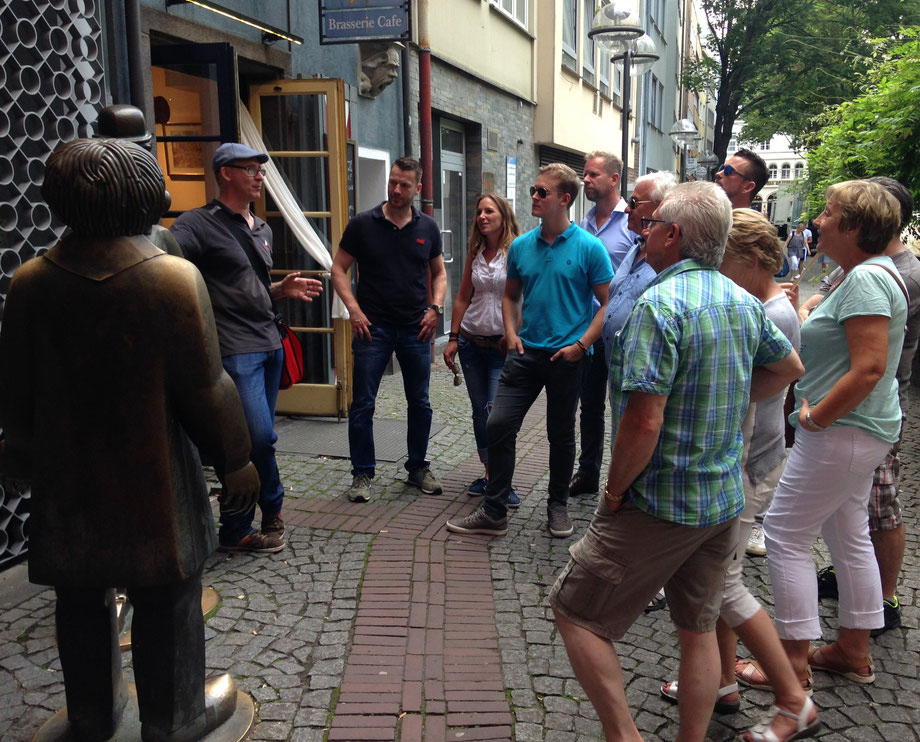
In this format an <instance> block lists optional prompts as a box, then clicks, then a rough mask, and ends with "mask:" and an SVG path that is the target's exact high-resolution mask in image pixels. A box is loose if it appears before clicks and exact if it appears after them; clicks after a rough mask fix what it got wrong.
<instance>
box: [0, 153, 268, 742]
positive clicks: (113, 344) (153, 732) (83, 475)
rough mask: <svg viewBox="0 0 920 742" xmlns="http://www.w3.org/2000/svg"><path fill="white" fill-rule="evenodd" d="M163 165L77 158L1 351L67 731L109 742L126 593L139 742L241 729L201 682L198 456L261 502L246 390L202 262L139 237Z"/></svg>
mask: <svg viewBox="0 0 920 742" xmlns="http://www.w3.org/2000/svg"><path fill="white" fill-rule="evenodd" d="M164 194H165V188H164V180H163V174H162V172H161V171H160V168H159V166H158V165H157V162H156V160H155V159H154V158H153V156H152V155H151V154H150V153H149V152H147V151H146V150H144V149H143V148H141V147H139V146H137V145H136V144H133V143H130V142H126V141H124V140H118V139H78V140H76V141H73V142H69V143H67V144H64V145H62V146H61V147H59V148H58V149H57V150H56V151H55V152H54V153H53V154H52V155H51V157H50V158H49V160H48V163H47V166H46V171H45V180H44V184H43V186H42V195H43V196H44V197H45V200H46V201H47V202H48V204H49V206H50V207H51V209H52V210H53V211H54V212H55V213H56V214H57V215H58V216H59V217H60V218H61V219H62V220H63V221H64V222H65V223H66V224H67V225H68V226H69V227H70V228H71V229H72V230H73V231H72V233H71V234H69V235H68V236H67V237H65V238H64V239H63V240H61V242H60V243H58V244H57V245H55V246H54V247H52V248H51V249H50V250H49V251H48V252H47V253H45V255H43V256H42V257H39V258H35V259H33V260H30V261H28V262H27V263H25V264H24V265H23V266H22V267H21V268H20V269H19V270H18V271H17V272H16V275H15V276H14V277H13V280H12V282H11V285H10V289H9V294H8V298H7V303H6V308H5V314H4V319H3V326H2V332H0V427H2V428H3V430H4V432H5V435H6V441H5V448H4V449H2V450H0V470H3V471H5V472H6V473H7V474H9V475H10V476H15V477H22V478H26V479H31V481H32V512H31V516H30V526H31V528H30V534H31V544H30V551H29V578H30V580H31V581H32V582H35V583H38V584H45V585H53V586H54V588H55V591H56V594H57V609H56V619H57V632H58V647H59V652H60V656H61V665H62V668H63V671H64V684H65V690H66V698H67V716H68V719H69V722H70V732H71V733H72V734H73V736H74V737H75V738H77V739H79V740H104V739H107V738H109V737H110V736H112V735H113V734H114V733H115V730H116V729H117V727H118V722H119V719H120V716H121V712H122V708H123V706H124V703H125V700H124V699H125V681H124V676H123V674H122V670H121V660H120V652H119V649H118V637H117V632H116V623H115V616H114V601H113V591H112V590H111V588H112V587H113V586H115V585H118V586H126V587H127V592H128V595H129V597H130V599H131V602H132V603H133V604H134V611H135V615H134V625H133V657H134V674H135V680H136V684H137V695H138V706H139V709H140V720H141V737H142V739H143V740H144V742H160V741H163V742H165V741H167V740H168V741H169V742H185V741H186V740H188V741H191V740H197V739H200V738H201V737H202V736H204V735H205V734H207V733H209V732H210V731H211V730H213V729H215V728H216V727H218V726H219V725H220V724H222V723H223V722H224V721H225V720H226V719H227V718H229V717H230V715H231V714H232V713H233V711H234V707H235V704H236V689H235V687H234V686H233V682H232V680H230V678H229V677H228V676H221V677H219V678H214V679H210V680H207V681H206V680H205V677H204V623H203V619H202V615H201V609H200V601H201V573H202V569H203V565H204V561H205V559H206V558H207V557H208V556H209V555H210V554H211V553H212V552H213V551H214V548H215V545H216V534H215V530H214V523H213V519H212V516H211V510H210V506H209V503H208V493H207V488H206V486H205V481H204V477H203V474H202V471H201V465H200V462H199V458H198V451H197V449H196V446H197V447H198V448H200V449H201V450H202V451H203V452H204V453H206V454H207V455H208V457H209V458H210V460H211V461H212V462H214V466H215V469H216V471H217V474H218V477H219V478H220V479H221V481H222V483H223V492H224V494H223V495H222V498H224V499H223V500H222V504H223V506H224V507H230V508H239V509H248V508H250V507H252V506H253V504H254V502H255V499H256V496H257V494H258V490H259V485H258V475H257V474H256V472H255V469H254V467H253V466H252V464H251V463H250V462H249V445H250V444H249V434H248V432H247V427H246V421H245V419H244V417H243V411H242V408H241V406H240V401H239V396H238V394H237V391H236V387H235V386H234V384H233V382H232V381H231V379H230V377H229V376H227V374H226V373H225V372H224V371H223V368H222V366H221V362H220V356H219V354H218V342H217V333H216V330H215V327H214V318H213V315H212V311H211V305H210V301H209V299H208V292H207V289H206V288H205V285H204V281H203V280H202V278H201V275H200V274H199V272H198V270H197V269H196V268H195V266H193V265H192V264H191V263H189V262H187V261H185V260H183V259H181V258H177V257H174V256H171V255H167V254H166V253H164V252H163V251H162V250H160V249H158V248H157V247H156V246H154V245H153V244H152V243H151V242H150V241H149V240H148V239H147V238H146V237H145V236H144V235H145V234H146V233H147V232H148V230H149V228H150V225H151V224H153V223H154V222H155V221H156V220H157V219H158V218H159V215H160V214H161V213H162V210H163V203H164V198H165V196H164Z"/></svg>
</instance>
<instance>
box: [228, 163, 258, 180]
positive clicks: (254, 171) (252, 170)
mask: <svg viewBox="0 0 920 742" xmlns="http://www.w3.org/2000/svg"><path fill="white" fill-rule="evenodd" d="M224 167H232V168H235V169H236V170H243V171H245V173H246V175H248V176H249V177H250V178H255V177H256V176H257V175H261V176H262V177H265V168H264V167H252V166H251V165H224Z"/></svg>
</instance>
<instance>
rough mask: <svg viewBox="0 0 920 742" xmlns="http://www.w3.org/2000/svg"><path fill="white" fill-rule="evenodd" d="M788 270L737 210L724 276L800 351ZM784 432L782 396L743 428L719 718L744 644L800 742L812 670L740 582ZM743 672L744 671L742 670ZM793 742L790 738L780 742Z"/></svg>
mask: <svg viewBox="0 0 920 742" xmlns="http://www.w3.org/2000/svg"><path fill="white" fill-rule="evenodd" d="M782 264H783V245H782V242H781V241H780V239H779V238H778V237H777V235H776V228H775V227H774V226H773V225H772V224H770V222H769V221H767V219H766V218H764V216H763V215H762V214H760V213H758V212H756V211H753V210H751V209H734V210H733V211H732V229H731V232H730V233H729V236H728V243H727V245H726V246H725V255H724V257H723V258H722V265H721V267H720V268H719V270H720V271H721V272H722V273H723V274H724V275H726V276H728V277H729V278H730V279H732V280H733V281H734V282H735V283H737V284H738V285H739V286H741V287H742V288H743V289H745V290H747V291H748V292H750V293H751V294H753V295H754V296H756V297H757V298H758V299H760V301H761V302H763V305H764V311H765V313H766V315H767V317H768V318H769V319H770V320H772V321H773V322H774V324H776V325H777V327H779V329H780V330H781V331H782V332H783V333H784V334H785V335H786V337H788V338H789V340H790V342H791V343H792V345H793V347H794V348H795V349H796V350H798V347H799V322H798V315H797V314H796V312H795V308H794V307H793V306H792V304H791V303H790V302H789V300H788V299H787V298H786V294H785V292H784V291H783V290H782V289H781V288H780V287H779V285H777V283H776V281H774V280H773V275H774V274H775V273H776V272H777V271H778V270H779V269H780V268H781V267H782ZM784 429H785V426H784V421H783V394H782V393H780V394H777V395H776V396H774V397H772V398H770V399H766V400H763V401H761V402H759V403H757V404H756V405H751V407H750V409H749V410H748V414H747V416H746V418H745V420H744V423H743V425H742V431H743V433H744V453H743V455H742V459H741V469H742V481H743V483H744V498H745V507H744V510H743V511H742V513H741V517H740V519H739V535H738V546H737V547H736V553H735V558H734V559H733V560H732V562H731V565H730V566H729V568H728V571H727V572H726V575H725V586H724V590H723V595H722V605H721V607H720V610H719V621H718V623H717V625H716V636H717V638H718V642H719V654H720V658H721V668H722V669H721V680H720V683H719V685H720V688H719V693H718V697H717V700H716V705H715V711H716V712H717V713H733V712H735V711H737V710H738V709H739V708H740V705H741V704H740V699H739V695H738V683H739V682H741V683H743V684H749V683H746V682H745V677H743V676H738V677H737V678H736V665H735V652H736V650H737V643H738V637H739V636H740V637H741V639H742V641H744V643H745V645H746V646H747V648H748V649H749V650H750V651H751V653H752V654H753V655H754V656H755V657H757V658H758V660H760V664H757V665H755V664H754V663H745V664H748V665H750V666H752V667H756V668H757V671H758V672H763V673H768V674H769V676H770V677H771V679H772V683H773V684H772V686H770V685H765V684H762V685H761V686H759V687H764V685H765V687H766V688H767V689H770V688H772V689H773V690H774V692H775V694H776V707H777V709H778V712H777V715H778V716H780V717H788V718H791V719H794V720H795V725H794V726H791V727H790V729H791V731H792V732H793V733H795V734H797V736H798V737H803V736H806V733H807V734H811V733H813V732H815V731H817V729H818V728H819V727H820V723H819V722H818V715H817V712H816V711H815V710H814V705H813V704H812V702H811V700H810V699H809V698H808V695H810V694H811V680H810V677H809V676H808V675H807V668H806V675H805V676H804V678H797V677H796V675H795V673H794V672H793V669H792V665H791V664H790V662H789V658H788V657H787V656H786V653H785V652H784V651H783V646H782V644H781V643H780V640H779V636H778V635H777V633H776V629H775V628H774V626H773V623H772V621H771V620H770V617H769V615H767V612H766V611H765V610H764V608H763V606H761V604H760V603H759V602H758V601H757V599H756V598H754V596H753V595H751V593H750V591H749V590H748V589H747V587H746V586H745V585H744V583H743V581H742V579H741V569H742V565H743V564H744V552H745V548H746V546H747V542H748V536H749V534H750V532H751V528H752V526H753V523H754V516H755V515H757V513H758V512H759V511H760V509H761V507H762V506H763V505H764V503H765V502H767V501H769V499H770V497H772V495H773V490H774V488H775V487H776V484H777V482H778V481H779V478H780V475H781V474H782V471H783V461H784V459H785V456H786V447H785V440H784ZM740 665H741V663H739V668H738V669H739V670H740V669H742V668H741V667H740ZM761 667H762V668H763V670H761V669H760V668H761ZM661 695H662V696H663V697H664V698H665V699H666V700H669V701H672V702H676V701H677V700H678V697H677V682H676V681H670V682H668V683H665V684H664V685H663V686H662V687H661ZM789 723H790V722H788V721H786V720H785V719H782V720H778V721H775V722H774V717H770V719H768V720H766V721H765V722H764V725H763V728H761V727H755V729H754V730H752V731H751V732H748V733H747V734H748V735H749V738H750V739H754V740H761V739H771V738H770V737H769V736H764V735H765V734H766V731H767V730H768V729H770V728H771V727H772V726H773V725H774V724H775V726H776V730H774V733H777V732H778V731H780V727H782V726H783V725H784V724H789ZM789 738H790V737H789V736H788V735H787V736H778V737H777V738H776V739H778V740H785V739H789Z"/></svg>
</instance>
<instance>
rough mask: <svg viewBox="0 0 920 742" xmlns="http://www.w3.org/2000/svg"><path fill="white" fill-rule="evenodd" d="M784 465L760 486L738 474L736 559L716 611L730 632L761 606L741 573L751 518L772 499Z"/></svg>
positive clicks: (744, 475)
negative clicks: (741, 495) (740, 486)
mask: <svg viewBox="0 0 920 742" xmlns="http://www.w3.org/2000/svg"><path fill="white" fill-rule="evenodd" d="M785 465H786V462H785V461H782V462H780V463H779V465H777V466H776V467H775V468H774V469H773V471H771V472H770V473H769V474H767V476H766V478H765V479H764V480H763V481H762V482H759V483H757V484H754V483H753V482H752V481H751V478H750V477H749V476H748V473H747V472H746V471H744V470H742V472H741V476H742V481H743V482H744V510H743V511H742V512H741V517H740V518H739V519H738V546H737V548H736V549H735V558H734V559H733V560H732V563H731V564H730V565H729V567H728V570H727V571H726V572H725V588H724V589H723V591H722V606H721V608H719V617H720V618H721V619H722V620H723V621H725V623H726V625H728V627H729V628H732V629H733V628H735V627H736V626H740V625H741V624H743V623H744V622H745V621H747V620H749V619H751V618H753V617H754V616H755V615H756V613H757V612H758V611H759V610H760V608H761V605H760V602H759V601H758V600H757V598H755V597H754V596H753V595H752V594H751V591H750V590H748V588H747V585H745V584H744V581H743V580H742V579H741V571H742V568H743V567H744V555H745V552H746V551H747V545H748V539H749V538H750V536H751V529H752V528H753V527H754V518H755V516H756V515H757V514H758V513H759V512H760V509H761V508H762V507H763V506H764V504H765V503H768V502H770V498H771V497H773V492H774V490H775V489H776V483H777V482H778V481H779V478H780V475H782V473H783V467H784V466H785Z"/></svg>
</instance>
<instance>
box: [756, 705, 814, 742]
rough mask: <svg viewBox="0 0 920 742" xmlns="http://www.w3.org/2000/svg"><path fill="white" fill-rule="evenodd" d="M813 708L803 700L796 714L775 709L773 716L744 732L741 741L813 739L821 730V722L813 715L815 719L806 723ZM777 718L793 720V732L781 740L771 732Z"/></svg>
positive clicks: (781, 741)
mask: <svg viewBox="0 0 920 742" xmlns="http://www.w3.org/2000/svg"><path fill="white" fill-rule="evenodd" d="M814 708H815V705H814V703H812V700H811V699H810V698H806V699H805V705H804V706H802V710H801V711H800V712H799V713H797V714H794V713H792V712H791V711H784V710H783V709H781V708H779V707H776V713H775V714H773V715H772V716H769V717H767V718H765V719H764V720H763V721H761V722H760V723H759V724H757V725H756V726H754V727H753V728H752V729H749V730H748V731H746V732H744V734H742V735H741V739H743V740H746V742H792V740H795V739H802V738H803V737H813V736H814V735H815V734H816V733H817V731H818V730H819V729H820V728H821V720H820V719H819V718H818V716H817V714H815V718H814V719H813V720H812V721H808V717H809V716H811V714H812V711H814ZM777 716H786V717H788V718H790V719H795V731H794V732H792V733H791V734H789V735H788V736H786V737H784V738H783V739H780V738H779V737H777V736H776V733H775V732H774V731H773V721H774V719H776V717H777Z"/></svg>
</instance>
